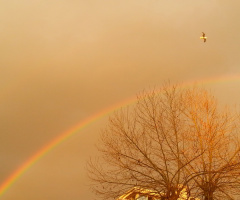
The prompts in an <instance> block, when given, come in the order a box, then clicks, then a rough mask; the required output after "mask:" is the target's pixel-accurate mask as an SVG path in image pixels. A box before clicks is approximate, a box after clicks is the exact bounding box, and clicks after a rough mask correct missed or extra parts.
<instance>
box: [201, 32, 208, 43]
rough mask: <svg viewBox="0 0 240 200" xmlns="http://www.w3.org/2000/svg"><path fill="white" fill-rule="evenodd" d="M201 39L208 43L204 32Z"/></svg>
mask: <svg viewBox="0 0 240 200" xmlns="http://www.w3.org/2000/svg"><path fill="white" fill-rule="evenodd" d="M200 39H203V41H204V42H206V41H207V37H206V36H205V33H204V32H202V36H201V37H200Z"/></svg>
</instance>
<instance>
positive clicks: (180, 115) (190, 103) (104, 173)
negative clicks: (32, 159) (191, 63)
mask: <svg viewBox="0 0 240 200" xmlns="http://www.w3.org/2000/svg"><path fill="white" fill-rule="evenodd" d="M238 122H239V116H238V115H237V114H235V112H230V110H229V109H227V108H226V107H224V108H223V107H220V106H219V105H218V103H217V100H216V99H215V98H214V96H212V95H211V94H210V93H209V92H208V91H207V90H204V89H202V88H198V87H193V88H183V87H181V86H180V85H170V84H165V85H164V86H163V87H162V88H161V89H160V90H153V91H150V92H146V91H144V92H142V93H140V95H138V96H137V102H136V104H135V105H134V106H130V107H128V108H126V109H121V110H119V111H116V112H115V113H114V114H113V115H112V116H111V117H110V118H109V122H108V125H107V127H106V129H105V130H104V131H102V134H101V140H100V141H99V143H98V144H97V146H98V150H99V152H100V157H98V158H97V159H90V160H89V162H88V174H89V177H90V178H91V179H92V189H93V190H94V191H95V192H96V193H97V194H99V195H101V196H102V197H103V198H104V199H112V198H116V197H117V196H119V195H121V194H122V193H123V192H125V191H127V190H129V189H130V188H132V187H134V186H139V187H142V188H149V189H152V190H154V191H157V192H158V193H159V194H160V195H161V196H162V199H167V200H177V198H178V196H179V194H180V192H181V189H182V188H181V187H179V186H180V185H181V186H183V187H187V188H188V192H189V195H191V196H192V197H198V198H200V199H204V200H215V199H216V200H220V199H221V200H222V199H229V200H230V199H236V196H237V195H239V194H240V180H239V173H240V159H239V158H240V157H239V156H240V154H239V153H240V142H239V137H238V132H239V126H238Z"/></svg>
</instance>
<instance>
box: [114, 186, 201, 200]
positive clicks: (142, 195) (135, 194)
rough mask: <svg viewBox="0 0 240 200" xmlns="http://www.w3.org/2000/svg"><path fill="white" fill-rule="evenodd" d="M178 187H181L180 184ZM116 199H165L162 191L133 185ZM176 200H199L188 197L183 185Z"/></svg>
mask: <svg viewBox="0 0 240 200" xmlns="http://www.w3.org/2000/svg"><path fill="white" fill-rule="evenodd" d="M180 187H182V186H181V185H180ZM116 200H165V195H164V193H160V194H159V193H158V192H156V191H154V190H150V189H144V188H140V187H133V188H132V189H130V190H129V191H127V192H126V193H125V194H123V195H122V196H120V197H118V198H117V199H116ZM177 200H200V199H198V198H194V197H188V193H187V188H186V187H183V189H182V191H181V192H180V194H179V197H178V199H177Z"/></svg>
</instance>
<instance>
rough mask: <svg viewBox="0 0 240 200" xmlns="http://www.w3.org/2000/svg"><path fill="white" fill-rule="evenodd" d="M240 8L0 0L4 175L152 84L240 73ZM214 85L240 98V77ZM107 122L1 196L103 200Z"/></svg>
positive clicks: (204, 3) (218, 1) (135, 0)
mask: <svg viewBox="0 0 240 200" xmlns="http://www.w3.org/2000/svg"><path fill="white" fill-rule="evenodd" d="M239 8H240V1H236V0H201V1H196V0H181V1H179V0H21V1H19V0H0V161H1V162H0V182H1V183H2V182H4V180H5V179H6V178H7V177H8V176H9V175H10V174H11V173H12V172H13V171H14V170H15V169H17V168H18V167H19V166H20V165H21V164H22V163H24V162H25V161H26V160H28V158H29V157H31V156H32V155H33V154H34V153H35V152H36V151H37V150H39V149H40V148H41V147H43V146H44V145H46V144H47V143H48V142H50V141H51V140H52V139H53V138H55V137H57V136H58V135H59V134H61V133H62V132H64V131H66V130H68V129H69V128H71V127H72V126H74V125H76V124H77V123H79V122H80V121H81V120H83V119H85V118H87V117H89V116H91V115H93V114H94V113H97V112H98V111H100V110H102V109H104V108H106V107H109V106H111V105H113V104H116V103H118V102H121V101H123V100H125V99H128V98H129V97H131V96H134V95H135V94H137V93H138V92H139V91H141V90H143V89H144V88H145V89H146V88H151V87H153V86H160V85H161V84H162V83H163V82H164V81H165V80H171V81H172V82H183V83H184V82H186V81H189V80H203V79H206V78H211V77H218V76H225V75H226V76H227V75H231V74H235V75H237V74H239V75H240V66H239V64H240V56H239V49H240V37H239V34H240V12H239ZM202 31H204V32H205V33H206V36H207V37H208V40H207V42H206V43H203V41H202V40H200V39H199V37H200V36H201V32H202ZM206 87H207V88H209V89H211V91H212V92H213V93H214V94H215V96H216V97H217V98H218V99H219V101H220V102H221V103H224V104H225V103H227V104H229V105H234V104H239V99H240V79H239V80H235V81H228V82H218V83H214V84H208V85H206ZM106 122H107V116H106V117H103V118H101V119H99V120H97V121H96V122H94V123H91V124H90V125H89V126H88V127H86V128H85V129H83V130H81V131H80V132H79V133H78V134H75V135H74V136H73V137H72V138H70V139H69V140H67V141H66V142H64V143H62V144H61V145H59V146H58V147H57V148H55V149H54V150H52V151H51V152H49V153H48V154H47V155H46V156H45V157H44V158H42V159H41V160H39V162H37V163H36V164H35V165H34V166H33V167H31V168H30V169H29V170H28V171H27V172H26V173H25V174H24V175H23V176H22V177H21V178H19V179H18V181H17V182H16V183H15V184H14V185H13V186H12V187H11V188H9V190H8V191H7V192H6V193H5V194H4V195H3V196H2V197H0V199H1V200H28V199H34V200H71V199H72V200H73V199H84V200H87V199H88V200H93V199H97V200H99V198H98V197H96V196H94V194H92V193H91V191H89V189H88V188H89V187H88V185H89V180H88V178H87V176H86V169H85V166H86V160H87V159H88V158H89V156H90V155H95V154H96V149H95V146H94V143H95V142H96V140H97V139H98V136H99V133H100V130H101V129H102V128H104V126H105V125H106Z"/></svg>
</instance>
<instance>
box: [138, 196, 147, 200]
mask: <svg viewBox="0 0 240 200" xmlns="http://www.w3.org/2000/svg"><path fill="white" fill-rule="evenodd" d="M137 200H148V198H147V197H146V196H139V197H138V198H137Z"/></svg>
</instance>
